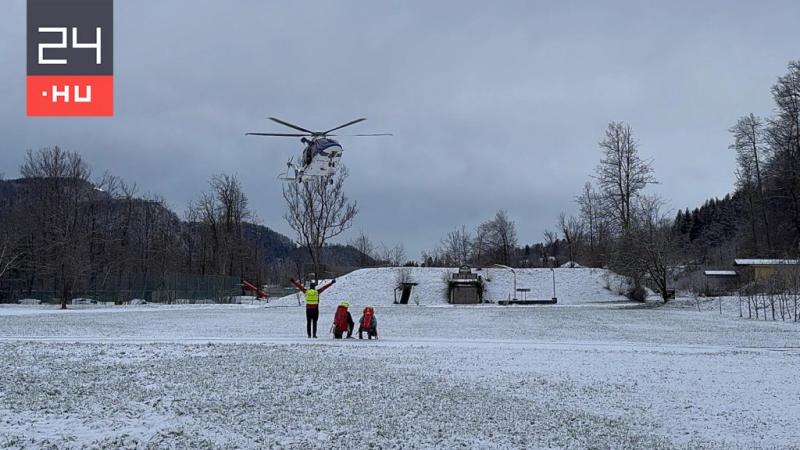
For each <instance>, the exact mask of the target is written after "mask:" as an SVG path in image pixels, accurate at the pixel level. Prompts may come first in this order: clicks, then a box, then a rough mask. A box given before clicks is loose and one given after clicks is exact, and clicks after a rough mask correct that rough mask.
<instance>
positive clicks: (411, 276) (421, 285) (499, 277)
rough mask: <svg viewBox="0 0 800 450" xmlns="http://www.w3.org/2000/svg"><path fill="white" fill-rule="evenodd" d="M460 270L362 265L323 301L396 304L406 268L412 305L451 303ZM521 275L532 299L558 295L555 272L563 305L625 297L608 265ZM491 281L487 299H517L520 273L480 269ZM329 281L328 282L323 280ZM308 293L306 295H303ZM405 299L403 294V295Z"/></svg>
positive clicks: (288, 301)
mask: <svg viewBox="0 0 800 450" xmlns="http://www.w3.org/2000/svg"><path fill="white" fill-rule="evenodd" d="M456 271H457V269H455V268H439V267H408V268H405V267H404V268H398V267H379V268H370V269H360V270H356V271H354V272H351V273H349V274H347V275H344V276H342V277H340V278H338V279H337V280H336V284H334V285H333V286H331V287H330V288H329V289H328V290H326V291H325V292H324V293H323V294H322V295H321V303H322V304H326V305H332V304H336V303H339V302H341V301H344V300H346V301H348V302H350V304H351V305H356V306H363V305H367V304H373V305H390V304H392V303H393V302H394V300H395V293H394V288H395V286H397V282H398V280H399V277H400V274H401V273H403V272H405V273H406V274H407V275H408V281H410V282H414V283H417V286H415V287H414V288H413V290H412V293H411V300H410V301H409V304H414V303H419V304H420V305H437V304H446V303H447V299H446V293H445V292H446V287H447V284H446V282H445V279H446V277H447V276H449V274H450V273H453V272H456ZM514 271H515V272H516V275H517V289H523V288H528V289H530V292H528V293H527V298H528V299H549V298H551V297H553V275H555V284H556V286H555V291H556V292H555V293H556V297H557V298H558V304H560V305H574V304H581V303H595V302H611V301H624V300H626V298H625V297H624V296H622V295H619V294H618V292H619V286H620V283H624V281H623V280H622V278H621V277H620V276H619V275H617V274H614V273H613V272H610V271H608V270H606V269H589V268H575V269H560V268H558V269H553V270H552V271H551V270H550V269H514ZM477 273H479V274H480V275H481V276H482V277H483V279H484V280H485V281H486V294H485V295H484V299H485V300H488V301H490V302H497V301H498V300H506V299H508V298H511V297H513V293H512V292H513V290H514V276H513V275H512V273H511V272H510V271H509V270H505V269H497V268H490V269H482V270H480V271H478V272H477ZM321 284H322V285H324V284H325V283H321ZM301 295H302V294H301ZM525 296H526V293H522V292H520V293H518V294H517V298H520V299H522V298H525ZM397 298H398V299H399V298H400V293H399V292H398V293H397ZM270 303H286V304H295V305H296V304H297V303H298V296H297V295H289V296H286V297H283V298H281V299H276V300H271V301H270Z"/></svg>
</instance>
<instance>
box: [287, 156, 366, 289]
mask: <svg viewBox="0 0 800 450" xmlns="http://www.w3.org/2000/svg"><path fill="white" fill-rule="evenodd" d="M345 179H347V169H346V168H345V167H341V168H340V169H339V172H338V173H337V174H336V175H335V176H333V177H332V178H312V179H308V180H304V181H303V182H302V183H289V184H287V185H285V186H284V188H283V198H284V200H286V207H287V211H286V214H284V218H285V219H286V221H287V222H288V223H289V226H290V227H291V228H292V229H293V230H294V231H295V233H296V234H297V242H298V244H300V245H301V246H303V247H305V248H306V249H307V250H308V254H309V257H310V258H311V262H312V265H313V267H314V277H315V278H316V279H317V280H318V279H319V269H320V261H321V255H322V250H323V248H324V246H325V243H326V242H328V240H330V239H332V238H334V237H336V236H338V235H340V234H341V233H343V232H344V231H345V230H347V229H348V228H350V225H351V223H352V221H353V218H354V217H355V216H356V214H358V207H357V205H356V203H355V202H353V203H350V202H349V201H348V199H347V197H346V196H345V194H344V181H345ZM329 181H330V183H329Z"/></svg>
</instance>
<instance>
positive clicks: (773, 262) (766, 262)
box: [733, 259, 800, 266]
mask: <svg viewBox="0 0 800 450" xmlns="http://www.w3.org/2000/svg"><path fill="white" fill-rule="evenodd" d="M733 264H734V265H736V266H782V265H792V266H796V265H798V264H800V259H734V260H733Z"/></svg>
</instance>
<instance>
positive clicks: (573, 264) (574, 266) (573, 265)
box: [559, 261, 583, 269]
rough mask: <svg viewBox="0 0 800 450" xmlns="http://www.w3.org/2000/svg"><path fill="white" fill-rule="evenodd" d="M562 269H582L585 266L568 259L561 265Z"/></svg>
mask: <svg viewBox="0 0 800 450" xmlns="http://www.w3.org/2000/svg"><path fill="white" fill-rule="evenodd" d="M559 267H561V268H562V269H581V268H583V266H582V265H580V264H578V263H576V262H575V261H567V262H565V263H564V264H562V265H560V266H559Z"/></svg>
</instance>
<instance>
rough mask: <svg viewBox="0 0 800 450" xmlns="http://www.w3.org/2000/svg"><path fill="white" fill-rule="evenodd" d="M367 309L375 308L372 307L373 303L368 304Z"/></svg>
mask: <svg viewBox="0 0 800 450" xmlns="http://www.w3.org/2000/svg"><path fill="white" fill-rule="evenodd" d="M366 309H374V308H372V305H367V308H366Z"/></svg>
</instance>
